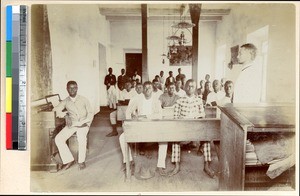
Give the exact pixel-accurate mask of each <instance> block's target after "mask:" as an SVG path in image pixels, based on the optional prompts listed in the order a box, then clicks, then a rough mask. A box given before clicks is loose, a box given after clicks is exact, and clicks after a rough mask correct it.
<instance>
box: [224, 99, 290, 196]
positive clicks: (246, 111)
mask: <svg viewBox="0 0 300 196" xmlns="http://www.w3.org/2000/svg"><path fill="white" fill-rule="evenodd" d="M220 110H221V112H222V113H221V130H220V161H219V163H220V171H221V176H220V179H219V189H220V190H230V191H241V190H244V187H245V169H246V165H245V158H246V157H245V156H246V140H247V138H248V136H249V134H254V133H255V134H261V133H262V134H269V135H272V134H274V133H276V134H294V133H295V105H291V104H279V103H278V104H275V103H274V104H256V105H253V104H248V105H241V104H231V105H228V106H227V107H220Z"/></svg>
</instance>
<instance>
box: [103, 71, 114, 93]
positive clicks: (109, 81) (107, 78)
mask: <svg viewBox="0 0 300 196" xmlns="http://www.w3.org/2000/svg"><path fill="white" fill-rule="evenodd" d="M104 84H105V85H106V90H108V89H109V87H110V86H113V85H115V84H116V76H115V75H114V74H112V75H109V74H108V75H106V76H105V79H104ZM108 84H110V86H108Z"/></svg>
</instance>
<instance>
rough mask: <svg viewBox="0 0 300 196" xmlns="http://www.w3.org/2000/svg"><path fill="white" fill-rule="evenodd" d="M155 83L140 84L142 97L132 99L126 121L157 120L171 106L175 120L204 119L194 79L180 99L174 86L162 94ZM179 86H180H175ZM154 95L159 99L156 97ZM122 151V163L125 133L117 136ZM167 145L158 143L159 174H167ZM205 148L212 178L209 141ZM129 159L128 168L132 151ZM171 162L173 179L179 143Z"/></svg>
mask: <svg viewBox="0 0 300 196" xmlns="http://www.w3.org/2000/svg"><path fill="white" fill-rule="evenodd" d="M156 82H157V81H156V80H153V83H151V82H149V81H148V82H145V83H144V84H143V94H141V95H143V96H137V98H134V99H131V100H130V101H129V105H128V108H127V110H126V118H127V119H135V118H138V117H141V116H143V117H146V118H149V119H157V118H158V119H160V118H162V108H163V107H170V106H174V118H175V119H179V118H183V119H190V118H203V117H205V112H204V104H203V101H202V99H201V97H199V96H198V95H197V94H196V93H195V92H196V83H195V81H194V80H192V79H190V80H188V81H187V82H186V85H185V95H184V96H182V97H180V96H179V95H176V85H175V84H174V83H170V84H169V86H168V88H167V92H166V93H164V94H162V93H161V92H160V91H159V90H158V89H157V86H156ZM178 85H179V83H178ZM159 92H160V93H159ZM157 93H158V94H160V96H157ZM119 141H120V146H121V150H122V153H123V162H124V163H125V161H126V160H125V157H124V149H125V140H124V134H121V135H120V138H119ZM167 145H168V143H166V142H162V143H159V151H158V162H157V167H158V171H159V173H160V174H161V175H166V172H165V160H166V153H167ZM203 149H204V152H203V154H204V172H205V173H207V174H208V175H209V176H210V177H214V176H215V174H214V171H213V170H212V169H211V168H210V162H211V154H210V141H205V142H204V143H203ZM129 159H130V161H131V165H132V164H133V159H132V156H131V151H130V154H129ZM171 161H172V162H175V168H174V170H173V171H172V172H171V173H169V176H172V175H174V174H176V173H178V172H179V170H180V143H179V142H174V143H172V158H171Z"/></svg>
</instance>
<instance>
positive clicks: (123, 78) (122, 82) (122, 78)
mask: <svg viewBox="0 0 300 196" xmlns="http://www.w3.org/2000/svg"><path fill="white" fill-rule="evenodd" d="M127 80H128V78H127V76H126V74H125V69H121V75H119V76H118V83H117V85H118V88H119V90H120V91H122V90H123V89H124V85H125V82H126V81H127Z"/></svg>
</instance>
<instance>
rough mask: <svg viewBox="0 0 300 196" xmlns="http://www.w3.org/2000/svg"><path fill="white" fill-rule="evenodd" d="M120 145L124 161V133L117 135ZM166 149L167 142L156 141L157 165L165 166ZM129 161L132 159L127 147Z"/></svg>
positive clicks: (124, 161) (124, 160)
mask: <svg viewBox="0 0 300 196" xmlns="http://www.w3.org/2000/svg"><path fill="white" fill-rule="evenodd" d="M119 142H120V147H121V151H122V155H123V163H126V157H125V145H126V143H125V138H124V133H122V134H121V135H120V137H119ZM167 150H168V142H159V143H158V158H157V167H162V168H166V157H167ZM129 161H132V155H131V149H130V147H129Z"/></svg>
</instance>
